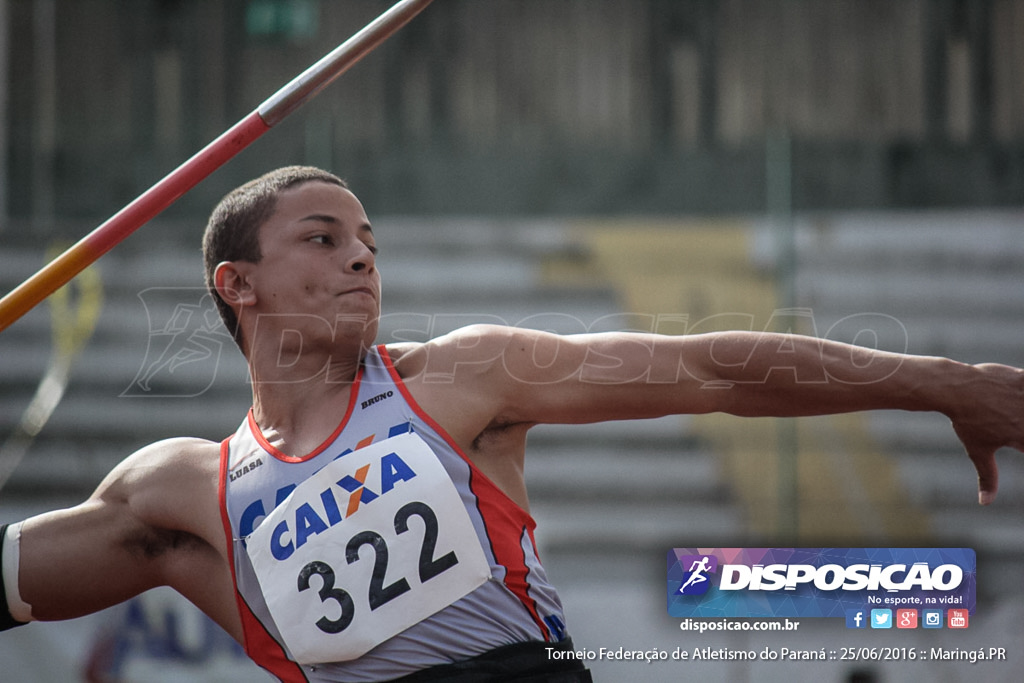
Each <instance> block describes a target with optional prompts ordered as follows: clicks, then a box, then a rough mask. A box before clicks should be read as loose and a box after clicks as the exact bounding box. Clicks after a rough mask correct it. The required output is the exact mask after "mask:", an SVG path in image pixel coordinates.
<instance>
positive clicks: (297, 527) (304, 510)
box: [270, 451, 416, 560]
mask: <svg viewBox="0 0 1024 683" xmlns="http://www.w3.org/2000/svg"><path fill="white" fill-rule="evenodd" d="M357 452H358V451H357ZM371 469H372V475H371ZM415 476H416V473H415V472H414V471H413V470H412V468H411V467H410V466H409V465H408V464H406V462H405V461H404V460H402V458H401V457H399V455H398V454H397V453H388V454H386V455H385V456H383V457H382V458H381V459H380V461H379V462H377V463H367V464H365V465H363V466H362V467H359V468H358V469H357V470H356V471H355V472H354V474H346V475H345V476H343V477H341V478H340V479H338V481H336V482H334V483H333V484H332V485H331V486H328V487H326V488H324V489H323V490H322V491H319V492H318V493H319V495H315V494H314V495H311V496H310V497H308V498H307V499H305V500H302V501H296V503H299V504H297V505H296V506H295V515H294V518H287V519H284V520H282V521H280V522H278V524H277V526H275V527H274V530H273V532H272V533H271V535H270V552H271V554H272V555H273V556H274V558H275V559H277V560H286V559H288V558H289V557H291V555H292V553H294V552H295V550H296V548H301V547H302V546H303V545H304V544H305V543H306V542H307V541H308V540H309V539H310V537H312V536H315V535H317V534H321V533H323V532H325V531H327V530H328V529H329V528H331V527H332V526H334V525H336V524H339V523H340V522H341V521H342V520H343V519H347V518H348V517H351V516H352V515H354V514H356V513H358V512H359V509H360V507H361V506H363V505H367V504H371V503H373V501H375V500H377V499H378V498H379V497H381V496H383V495H386V494H388V493H389V492H390V491H391V490H392V489H394V488H395V485H396V484H398V483H400V482H403V481H409V480H411V479H413V478H414V477H415Z"/></svg>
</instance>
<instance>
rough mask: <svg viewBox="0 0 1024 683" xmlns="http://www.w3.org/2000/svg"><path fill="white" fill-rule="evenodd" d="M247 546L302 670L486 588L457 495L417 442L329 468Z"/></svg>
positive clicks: (344, 655)
mask: <svg viewBox="0 0 1024 683" xmlns="http://www.w3.org/2000/svg"><path fill="white" fill-rule="evenodd" d="M246 542H247V547H248V551H249V556H250V558H251V560H252V565H253V569H254V570H255V572H256V577H257V578H258V579H259V582H260V588H261V589H262V591H263V595H264V597H265V598H266V601H267V607H268V608H269V610H270V614H271V616H273V618H274V622H275V623H276V624H277V627H278V629H280V632H281V637H282V638H283V639H284V642H285V644H286V645H287V646H288V649H289V650H290V651H291V653H292V655H293V656H294V658H295V660H296V661H297V662H298V663H299V664H316V663H320V662H336V661H346V660H350V659H355V658H356V657H359V656H361V655H363V654H365V653H366V652H368V651H369V650H370V649H372V648H373V647H375V646H376V645H378V644H380V643H382V642H384V641H385V640H387V639H388V638H391V637H392V636H394V635H396V634H398V633H400V632H402V631H404V630H405V629H407V628H409V627H410V626H413V625H414V624H417V623H419V622H420V621H422V620H423V619H426V618H427V617H429V616H430V615H432V614H434V613H435V612H437V611H439V610H441V609H443V608H445V607H447V606H448V605H450V604H452V603H453V602H455V601H456V600H458V599H460V598H462V597H463V596H465V595H466V594H467V593H469V592H470V591H472V590H473V589H475V588H477V587H478V586H480V585H481V584H483V583H484V582H485V581H486V580H487V579H488V578H489V577H490V568H489V566H488V563H487V558H486V557H484V553H483V549H482V548H481V547H480V542H479V540H478V539H477V535H476V532H475V531H474V529H473V524H472V522H471V520H470V518H469V515H468V514H467V513H466V509H465V507H464V506H463V504H462V501H461V499H460V498H459V494H458V491H456V490H455V485H454V484H453V483H452V481H451V479H450V478H449V477H448V474H447V473H446V472H445V470H444V467H443V466H442V465H441V462H440V461H439V460H438V459H437V456H436V455H434V452H433V451H431V450H430V447H429V446H428V445H427V444H426V443H425V442H424V441H423V440H422V439H421V438H420V437H419V436H417V435H416V434H413V433H408V434H402V435H400V436H395V437H392V438H389V439H386V440H384V441H381V442H379V443H376V444H372V445H370V446H367V447H365V448H361V449H359V450H356V451H353V452H351V453H348V454H346V455H345V456H343V457H341V458H339V459H337V460H334V461H333V462H331V463H330V464H328V465H327V466H326V467H324V468H323V469H321V470H320V471H319V472H317V473H316V474H314V475H313V476H312V477H310V478H309V479H307V480H306V481H304V482H303V483H301V484H299V485H298V486H297V487H296V488H295V490H294V491H292V494H291V495H290V496H289V497H288V498H287V499H285V501H284V502H282V503H281V505H279V506H278V507H276V508H275V509H274V510H273V512H271V513H270V514H269V515H267V517H266V518H265V519H264V520H263V522H262V524H260V526H259V527H258V528H257V529H256V530H255V531H254V532H253V533H252V535H251V536H249V538H248V539H247V541H246Z"/></svg>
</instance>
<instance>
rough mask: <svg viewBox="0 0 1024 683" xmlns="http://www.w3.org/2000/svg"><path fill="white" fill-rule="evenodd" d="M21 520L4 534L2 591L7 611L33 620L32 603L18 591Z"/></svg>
mask: <svg viewBox="0 0 1024 683" xmlns="http://www.w3.org/2000/svg"><path fill="white" fill-rule="evenodd" d="M21 524H22V523H21V522H18V523H17V524H11V525H10V526H8V527H7V533H6V534H4V547H3V552H2V553H0V557H2V558H3V563H2V564H3V566H2V567H0V570H2V571H3V585H4V591H5V593H6V595H7V611H9V612H10V613H11V616H12V617H14V618H15V619H17V620H18V621H33V619H32V605H30V604H28V603H27V602H25V601H24V600H22V599H21V593H20V592H18V560H19V559H20V552H21Z"/></svg>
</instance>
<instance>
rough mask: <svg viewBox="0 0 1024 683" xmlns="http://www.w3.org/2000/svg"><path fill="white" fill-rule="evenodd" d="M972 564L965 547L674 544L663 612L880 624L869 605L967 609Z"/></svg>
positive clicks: (972, 604) (971, 593) (874, 607)
mask: <svg viewBox="0 0 1024 683" xmlns="http://www.w3.org/2000/svg"><path fill="white" fill-rule="evenodd" d="M976 571H977V558H976V556H975V553H974V550H972V549H970V548H673V549H672V550H671V551H669V553H668V580H667V589H668V613H669V616H672V617H761V618H773V617H837V618H844V619H846V620H847V622H848V625H849V626H850V627H851V628H864V627H876V628H877V627H885V623H886V622H884V620H883V621H879V622H875V623H869V617H870V615H871V612H872V610H876V611H877V612H876V613H877V614H879V615H882V614H883V612H881V611H880V610H891V611H892V612H891V613H892V614H895V613H896V610H897V609H901V608H903V609H916V610H926V609H931V610H943V611H946V610H949V609H956V610H966V612H967V613H968V614H973V613H974V608H975V594H976V579H977V576H976ZM858 615H859V616H858ZM879 618H880V619H881V617H879Z"/></svg>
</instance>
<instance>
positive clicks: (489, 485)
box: [377, 344, 551, 640]
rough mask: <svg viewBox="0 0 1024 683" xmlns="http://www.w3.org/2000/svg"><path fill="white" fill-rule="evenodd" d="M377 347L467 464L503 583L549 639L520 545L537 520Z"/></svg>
mask: <svg viewBox="0 0 1024 683" xmlns="http://www.w3.org/2000/svg"><path fill="white" fill-rule="evenodd" d="M377 351H378V353H380V357H381V360H383V361H384V367H385V368H387V371H388V373H389V374H390V375H391V379H392V381H394V383H395V386H396V387H398V390H399V391H400V392H401V393H402V396H403V397H404V398H405V401H406V403H408V404H409V406H410V407H411V408H412V409H413V411H415V413H416V414H417V415H418V416H419V417H420V419H421V420H423V421H424V422H426V423H427V424H428V425H429V426H430V428H431V429H433V430H434V431H435V432H437V433H438V434H439V435H440V436H441V438H443V439H444V440H445V441H446V442H447V443H448V445H449V446H450V447H451V449H452V450H453V451H455V452H456V453H457V454H458V455H459V457H461V458H462V459H463V460H464V461H465V462H466V464H467V465H468V466H469V471H470V479H469V488H470V490H471V491H472V493H473V496H474V497H475V498H476V504H477V509H478V510H479V511H480V516H481V518H482V519H483V522H484V527H485V529H486V531H487V539H488V541H489V542H490V544H491V552H492V553H493V554H494V559H495V560H497V562H498V564H501V565H503V566H504V567H505V579H504V583H505V587H506V588H508V589H509V590H510V591H512V594H513V595H515V596H516V597H517V598H519V601H520V602H522V603H523V606H524V607H525V608H526V610H527V611H528V612H529V613H530V617H531V618H532V619H533V620H534V622H535V623H536V624H537V628H539V629H540V632H541V634H542V635H543V637H544V639H545V640H551V636H550V634H549V633H548V629H547V627H546V626H545V625H544V620H543V619H541V617H540V614H539V613H538V611H537V603H536V602H535V601H534V599H533V598H532V597H530V593H529V588H530V584H529V581H528V580H527V579H528V575H529V572H530V568H529V567H527V566H526V555H525V553H524V551H523V547H522V538H523V532H524V531H525V532H526V533H527V534H528V535H529V538H530V543H531V545H533V550H534V553H535V554H536V553H537V544H536V543H535V542H534V540H533V530H534V529H535V528H536V527H537V523H536V522H535V521H534V519H533V517H531V516H530V513H528V512H527V511H526V510H524V509H523V508H522V507H520V505H519V504H518V503H516V502H515V501H514V500H512V499H511V498H509V497H508V494H506V493H505V492H504V491H502V490H501V489H500V488H499V487H498V486H497V484H495V483H494V482H493V481H491V480H490V479H489V478H488V477H487V475H486V474H484V473H483V472H481V471H480V470H479V469H478V468H477V466H476V465H475V464H474V463H473V461H472V460H470V458H469V456H467V455H466V454H465V453H463V451H462V449H461V448H460V447H459V445H458V444H457V443H455V440H454V439H453V438H452V437H451V435H450V434H448V432H447V431H445V429H444V428H443V427H442V426H441V425H439V424H438V423H437V422H435V421H434V418H432V417H431V416H430V415H428V414H427V412H426V411H425V410H423V408H421V407H420V405H419V403H417V402H416V399H414V398H413V397H412V394H411V393H410V392H409V389H408V387H406V386H405V381H404V380H403V379H402V377H401V376H400V375H399V374H398V370H396V369H395V365H394V363H393V362H392V361H391V356H390V355H389V354H388V351H387V349H386V348H385V346H384V345H383V344H380V345H378V347H377Z"/></svg>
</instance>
